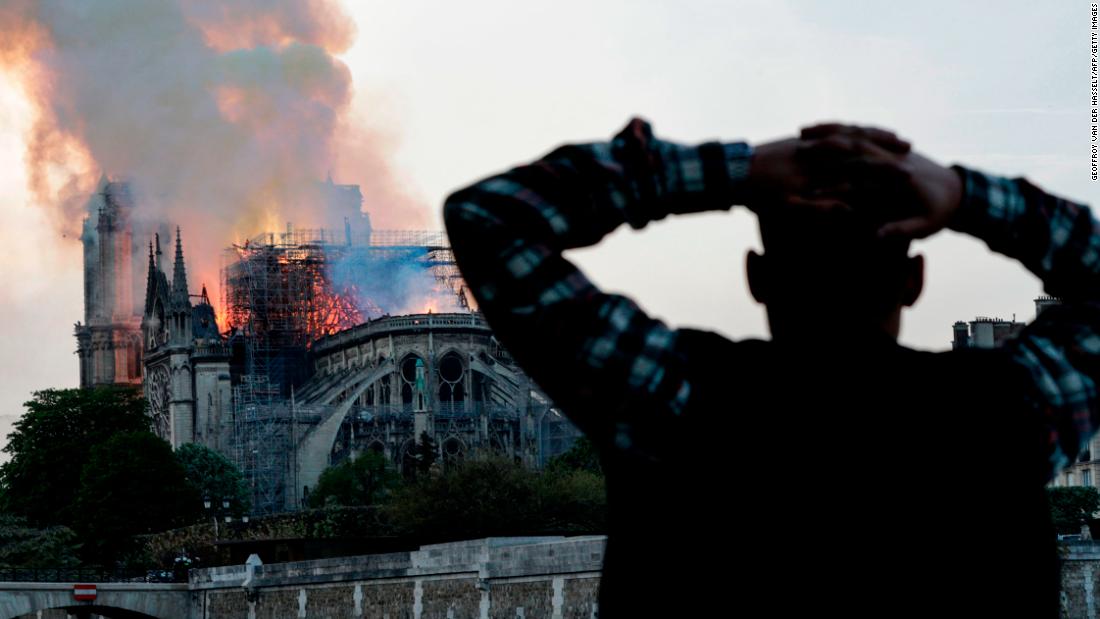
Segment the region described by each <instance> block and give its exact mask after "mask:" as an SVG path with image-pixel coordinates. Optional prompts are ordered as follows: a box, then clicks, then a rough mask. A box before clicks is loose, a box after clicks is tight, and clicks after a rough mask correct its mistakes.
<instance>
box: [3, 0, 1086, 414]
mask: <svg viewBox="0 0 1100 619" xmlns="http://www.w3.org/2000/svg"><path fill="white" fill-rule="evenodd" d="M347 9H348V11H349V13H350V14H351V15H352V16H353V18H354V19H355V21H356V22H357V25H358V30H359V36H358V39H357V42H356V44H355V45H354V46H353V47H352V48H351V49H350V50H349V51H348V52H347V53H346V54H345V55H343V57H342V58H343V60H344V61H345V62H346V63H347V65H348V66H349V67H350V69H351V72H352V74H353V78H354V85H355V91H356V94H355V99H354V103H353V109H354V114H355V116H356V118H357V119H358V122H359V123H361V124H362V125H363V126H365V127H367V128H369V129H370V130H371V131H373V132H375V133H378V134H382V135H384V136H385V137H386V139H387V140H388V142H389V143H390V144H391V149H390V158H391V162H392V164H393V167H394V169H395V170H396V171H397V173H398V174H399V175H400V177H401V179H402V180H403V182H404V183H405V184H406V186H407V187H408V189H409V193H410V194H412V195H414V196H415V197H416V198H417V199H418V200H419V203H421V204H422V205H423V206H422V208H423V209H424V210H425V211H426V212H427V213H428V215H427V216H426V218H427V219H429V220H430V221H433V222H435V223H436V224H437V225H438V221H439V218H438V210H439V207H440V205H441V203H442V200H443V198H444V197H445V196H446V194H447V193H448V192H450V191H452V190H454V189H456V188H458V187H460V186H462V185H464V184H467V183H469V182H471V181H473V180H475V179H477V178H479V177H481V176H484V175H486V174H488V173H491V172H495V171H498V170H501V169H503V168H505V167H507V166H510V165H514V164H516V163H519V162H524V161H528V160H530V159H532V158H535V157H537V156H538V155H540V154H542V153H545V152H547V151H548V150H550V148H552V147H553V146H555V145H557V144H560V143H563V142H569V141H590V140H596V139H605V138H607V137H609V136H611V135H612V134H614V133H615V132H617V131H618V130H619V129H620V128H621V126H622V125H623V124H625V122H626V121H627V120H628V119H629V118H630V117H632V116H635V115H638V116H642V117H645V118H647V119H648V120H650V121H651V122H652V123H653V125H654V128H655V131H656V132H657V134H658V135H660V136H662V137H665V138H668V139H675V140H680V141H685V142H695V141H702V140H708V139H715V138H721V139H726V140H733V139H745V140H749V141H752V142H759V141H763V140H769V139H773V138H777V137H782V136H786V135H790V134H793V133H794V132H796V131H797V129H798V128H799V127H800V126H802V125H805V124H810V123H813V122H816V121H820V120H826V119H829V120H834V119H839V120H845V121H854V122H859V123H870V124H877V125H880V126H884V127H888V128H892V129H895V130H897V131H898V132H899V133H900V134H902V135H903V136H905V137H907V138H910V139H912V140H913V142H914V143H915V145H916V148H917V149H919V150H922V151H924V152H926V153H928V154H929V155H931V156H932V157H933V158H935V159H937V160H938V161H941V162H960V163H964V164H969V165H971V166H974V167H978V168H981V169H985V170H987V171H994V172H998V173H1002V174H1005V175H1026V176H1028V177H1029V178H1030V179H1031V180H1033V181H1034V182H1036V183H1038V184H1039V185H1040V186H1042V187H1044V188H1045V189H1047V190H1049V191H1051V192H1054V193H1058V194H1061V195H1065V196H1067V197H1071V198H1075V199H1077V200H1079V201H1083V202H1088V203H1095V202H1097V197H1098V196H1100V186H1098V185H1097V184H1096V183H1095V182H1094V181H1091V180H1090V179H1089V146H1090V142H1089V135H1088V133H1089V129H1090V122H1089V114H1088V112H1089V59H1090V58H1089V56H1090V51H1089V3H1087V2H1081V1H1076V0H1075V1H1072V2H1059V3H1045V4H1040V3H1035V2H1024V1H1014V2H997V3H990V2H958V1H955V2H948V1H924V2H919V3H917V2H882V1H877V2H872V1H866V2H857V1H854V0H852V1H846V2H843V1H833V2H828V3H825V2H811V1H786V2H782V1H775V0H767V1H764V0H761V1H758V2H755V1H738V2H733V1H721V2H720V1H713V2H644V1H639V0H635V1H632V2H625V1H619V2H600V3H592V2H579V1H572V0H568V1H566V0H555V1H554V2H523V3H517V2H505V1H499V2H461V3H450V2H402V3H397V2H374V1H371V2H349V3H348V5H347ZM11 80H12V78H11V76H7V77H5V76H3V74H0V222H2V224H0V261H2V262H0V263H2V264H3V266H2V267H0V304H3V306H4V309H5V311H4V312H3V316H4V317H5V320H4V322H3V323H2V324H0V338H2V340H0V341H2V342H3V345H2V346H0V414H6V415H16V414H18V413H19V412H20V404H21V402H23V401H24V400H26V399H27V398H28V397H29V395H30V393H31V392H32V391H33V390H35V389H40V388H44V387H68V386H75V385H76V384H77V381H78V375H77V368H78V365H77V361H76V357H75V355H74V354H73V351H74V349H75V347H76V346H75V340H74V338H73V335H72V330H73V323H74V322H76V321H77V320H81V319H82V314H83V309H82V300H81V288H82V284H81V255H80V248H79V243H78V242H77V241H76V240H75V239H58V238H57V237H58V233H56V232H55V231H54V230H55V228H53V227H51V226H49V225H47V224H46V223H45V221H44V218H43V217H42V215H41V211H40V210H38V209H36V208H34V205H32V204H30V203H29V200H30V198H29V194H28V191H27V189H26V171H25V169H24V163H23V153H24V148H25V146H24V145H25V134H26V131H27V129H28V127H29V118H28V116H29V108H28V106H27V104H26V102H25V101H23V100H22V99H21V96H20V95H19V92H18V90H17V89H15V88H14V87H13V85H12V81H11ZM344 175H345V176H347V178H342V179H338V180H341V181H343V182H355V183H360V184H362V185H369V184H370V183H371V178H369V177H365V176H364V177H362V178H357V177H355V171H354V170H351V171H345V172H344ZM371 206H372V205H370V204H367V205H366V208H367V209H368V210H370V209H371ZM418 218H419V219H423V218H424V217H411V218H410V219H418ZM757 243H758V241H757V233H756V229H755V222H754V220H753V218H752V216H751V215H749V214H748V213H747V212H745V211H744V210H743V209H742V210H737V209H735V210H734V211H733V212H732V214H708V215H695V216H691V217H684V218H679V219H675V220H666V221H664V222H660V223H659V224H657V225H654V226H652V227H651V228H649V229H646V230H644V231H641V232H632V231H629V230H622V231H620V232H617V233H615V234H614V235H612V236H611V237H610V238H609V239H608V240H607V241H606V242H605V243H604V244H603V245H601V246H599V247H597V248H594V249H587V250H583V251H580V252H576V254H575V256H576V258H577V259H578V261H579V262H580V263H581V264H582V266H584V267H585V268H586V269H587V271H588V273H589V275H590V276H591V277H592V278H593V279H594V280H595V281H597V282H598V283H600V284H601V285H603V286H604V287H606V288H608V289H613V290H616V291H621V292H625V293H626V294H629V295H632V296H634V297H635V298H636V299H638V300H639V301H640V302H641V303H642V305H643V306H644V307H646V308H647V309H649V310H650V311H651V312H652V313H654V314H656V315H658V316H660V317H662V318H664V319H665V320H667V321H668V322H670V323H672V324H675V325H690V326H695V327H705V328H711V329H715V330H718V331H720V332H722V333H725V334H727V335H729V336H730V337H734V338H744V337H763V336H765V335H766V325H765V322H764V318H763V312H762V311H761V310H760V309H759V308H758V307H757V306H756V305H755V304H754V303H753V302H752V300H751V299H750V297H749V296H748V294H747V291H746V287H745V283H744V265H743V261H744V254H745V252H746V251H747V250H749V249H750V248H752V247H754V246H756V245H757ZM917 250H918V251H920V252H921V253H923V254H925V256H926V260H927V277H928V281H927V285H926V289H925V293H924V296H923V298H922V299H921V301H920V302H919V303H918V304H917V306H916V307H915V308H914V309H913V310H912V311H911V312H909V314H908V315H907V316H906V318H905V320H904V323H903V328H902V341H903V342H904V343H905V344H909V345H912V346H916V347H919V348H925V349H944V348H947V347H949V342H950V337H951V329H950V327H951V323H952V322H954V321H955V320H960V319H963V320H966V319H972V318H973V317H975V316H976V315H987V316H989V315H992V316H1001V317H1005V318H1011V317H1012V316H1013V315H1016V317H1017V318H1019V319H1021V320H1030V319H1031V318H1032V316H1033V306H1032V303H1031V300H1032V299H1033V298H1034V297H1035V296H1036V295H1037V294H1038V293H1039V292H1040V287H1039V284H1038V281H1037V280H1036V279H1035V278H1034V277H1032V276H1031V275H1029V274H1028V273H1026V272H1025V271H1024V270H1023V269H1022V268H1021V267H1019V266H1018V265H1016V264H1015V263H1013V262H1011V261H1008V260H1006V259H1003V258H1000V257H998V256H995V255H993V254H991V253H990V252H989V251H988V250H986V249H985V247H984V245H982V244H981V243H980V242H977V241H974V240H972V239H969V238H964V237H961V236H959V235H955V234H952V233H947V234H942V235H941V236H939V237H937V238H935V239H932V240H930V241H927V242H923V243H920V244H918V245H917ZM827 302H831V303H844V302H845V301H844V299H834V300H829V301H827ZM805 309H806V319H807V320H813V319H814V314H815V308H814V307H806V308H805ZM826 328H827V327H826Z"/></svg>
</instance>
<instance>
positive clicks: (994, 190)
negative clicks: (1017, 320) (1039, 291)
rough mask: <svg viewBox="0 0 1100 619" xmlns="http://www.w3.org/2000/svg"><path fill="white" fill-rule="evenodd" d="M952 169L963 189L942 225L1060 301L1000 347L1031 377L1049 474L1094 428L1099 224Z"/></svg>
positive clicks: (1026, 191) (1099, 372) (1058, 202)
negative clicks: (1014, 263) (1020, 268)
mask: <svg viewBox="0 0 1100 619" xmlns="http://www.w3.org/2000/svg"><path fill="white" fill-rule="evenodd" d="M954 170H955V172H956V173H957V174H958V176H959V178H960V179H961V181H962V184H963V187H964V190H963V194H962V195H963V198H962V200H961V202H960V205H959V207H958V210H957V212H956V213H955V214H954V216H953V217H952V218H951V219H950V221H949V222H948V223H949V226H950V227H951V228H952V229H955V230H957V231H960V232H965V233H967V234H971V235H973V236H976V237H978V238H980V239H982V240H984V241H985V242H986V244H988V245H989V248H990V249H992V250H994V251H997V252H999V253H1002V254H1004V255H1006V256H1010V257H1012V258H1016V259H1017V260H1019V261H1020V262H1021V263H1022V264H1023V265H1024V266H1025V267H1027V269H1028V270H1030V271H1031V272H1032V273H1034V274H1035V275H1037V276H1038V277H1039V278H1040V279H1041V280H1042V281H1043V285H1044V289H1045V290H1046V292H1047V293H1048V294H1050V295H1053V296H1055V297H1058V298H1060V299H1061V300H1062V301H1063V304H1062V305H1061V306H1057V307H1051V308H1049V309H1047V310H1045V311H1043V313H1042V314H1041V315H1040V316H1038V317H1037V318H1036V319H1035V321H1034V322H1032V323H1031V324H1030V325H1028V326H1027V328H1026V329H1024V331H1023V332H1022V333H1021V334H1020V336H1019V337H1018V338H1017V339H1015V340H1013V341H1012V342H1010V343H1009V344H1008V345H1007V346H1006V348H1007V349H1008V351H1009V353H1010V354H1011V355H1012V358H1013V359H1014V360H1015V361H1016V362H1017V363H1018V364H1020V365H1021V366H1023V367H1024V368H1025V369H1026V370H1027V372H1028V374H1029V375H1030V376H1031V379H1032V381H1031V382H1032V384H1031V385H1029V387H1030V389H1029V391H1030V399H1031V400H1032V405H1033V406H1034V407H1035V409H1036V410H1037V411H1038V412H1039V413H1040V414H1041V417H1042V423H1043V425H1044V427H1045V428H1046V430H1045V432H1046V433H1047V440H1046V443H1047V453H1048V457H1049V469H1048V471H1047V474H1048V477H1049V476H1053V475H1054V474H1055V473H1056V472H1057V471H1058V470H1059V469H1061V468H1062V467H1064V466H1065V465H1066V464H1068V463H1070V462H1072V461H1073V460H1074V459H1075V458H1076V456H1077V454H1078V452H1080V451H1081V450H1082V449H1087V445H1088V441H1089V440H1090V439H1091V438H1092V435H1093V434H1094V433H1095V432H1096V431H1097V428H1098V425H1100V400H1098V396H1097V389H1096V386H1097V381H1100V224H1098V223H1097V221H1096V219H1095V217H1094V216H1093V214H1092V212H1091V211H1090V210H1089V208H1088V207H1087V206H1084V205H1081V204H1076V203H1074V202H1071V201H1069V200H1064V199H1062V198H1058V197H1055V196H1052V195H1049V194H1047V193H1045V192H1043V191H1042V190H1041V189H1039V188H1038V187H1036V186H1035V185H1033V184H1031V183H1030V182H1028V181H1027V180H1025V179H1022V178H1017V179H1008V178H1000V177H996V176H990V175H986V174H982V173H980V172H976V171H974V170H969V169H966V168H963V167H961V166H954Z"/></svg>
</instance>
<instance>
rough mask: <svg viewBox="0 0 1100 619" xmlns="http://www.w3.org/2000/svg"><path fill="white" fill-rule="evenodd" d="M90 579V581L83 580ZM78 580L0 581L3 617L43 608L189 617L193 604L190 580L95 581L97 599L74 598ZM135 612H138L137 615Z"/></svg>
mask: <svg viewBox="0 0 1100 619" xmlns="http://www.w3.org/2000/svg"><path fill="white" fill-rule="evenodd" d="M80 582H87V581H80ZM76 584H78V583H75V582H68V583H65V582H26V581H15V582H0V619H13V618H15V617H20V616H22V615H28V614H31V613H36V612H38V611H40V610H47V609H51V608H60V609H64V610H66V611H67V612H68V613H69V614H76V613H77V612H78V611H81V610H88V611H91V612H94V613H96V614H107V615H109V614H111V611H116V612H117V611H122V612H121V613H119V614H120V615H124V616H130V617H134V616H147V617H156V618H161V619H177V618H178V619H186V618H187V617H190V616H191V615H190V614H189V613H190V612H191V608H192V606H193V605H192V604H191V593H190V592H189V591H188V588H187V583H145V582H139V583H134V582H125V583H123V582H115V583H96V590H97V591H96V599H95V600H94V601H77V600H76V599H74V597H73V587H74V586H75V585H76ZM134 613H139V614H138V615H134Z"/></svg>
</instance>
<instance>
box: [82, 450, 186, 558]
mask: <svg viewBox="0 0 1100 619" xmlns="http://www.w3.org/2000/svg"><path fill="white" fill-rule="evenodd" d="M201 514H202V498H201V497H200V496H199V493H198V491H197V490H196V489H195V488H194V487H193V486H192V485H191V484H189V483H188V482H187V478H186V474H185V472H184V469H183V466H181V465H180V463H179V462H178V461H177V460H176V457H175V454H173V453H172V447H171V446H170V445H169V444H168V443H167V442H165V441H164V440H163V439H161V438H159V437H157V436H156V435H154V434H152V433H150V432H144V431H143V432H126V433H122V434H118V435H116V436H114V437H112V438H111V439H109V440H107V441H106V442H104V443H102V444H99V445H96V446H95V447H93V448H92V450H91V454H89V457H88V463H87V464H86V465H85V466H84V469H83V472H82V473H81V475H80V491H79V494H78V495H77V500H76V504H75V515H76V519H75V528H76V530H77V532H78V533H80V534H81V536H82V538H83V539H84V542H85V553H84V555H85V558H86V559H87V560H88V561H90V562H92V563H96V564H99V565H104V566H108V565H110V564H111V563H112V562H113V561H115V560H117V559H118V558H120V557H123V556H125V555H126V554H127V553H128V552H130V551H131V550H132V549H133V545H134V544H133V540H132V539H131V538H132V536H134V535H137V534H140V533H152V532H155V531H163V530H165V529H170V528H172V527H175V526H180V525H184V524H190V523H192V522H194V521H195V520H196V519H197V518H199V517H200V516H201Z"/></svg>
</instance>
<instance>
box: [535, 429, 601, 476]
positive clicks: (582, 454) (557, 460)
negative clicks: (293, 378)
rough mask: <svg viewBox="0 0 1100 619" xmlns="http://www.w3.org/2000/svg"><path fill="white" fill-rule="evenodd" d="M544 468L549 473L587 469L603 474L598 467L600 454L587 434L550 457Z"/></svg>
mask: <svg viewBox="0 0 1100 619" xmlns="http://www.w3.org/2000/svg"><path fill="white" fill-rule="evenodd" d="M546 470H547V471H548V472H551V473H565V472H572V471H588V472H590V473H596V474H598V475H602V474H603V469H602V468H601V467H600V454H599V453H598V452H597V451H596V446H595V445H593V444H592V441H590V440H589V439H588V437H587V436H582V437H580V438H578V439H577V440H576V441H573V446H572V447H570V448H569V450H568V451H565V452H564V453H560V454H558V455H556V456H554V457H553V458H551V459H550V461H549V462H547V463H546Z"/></svg>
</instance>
